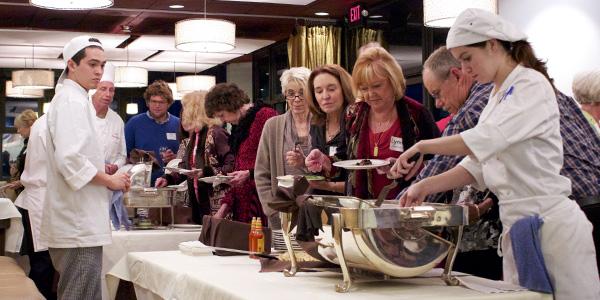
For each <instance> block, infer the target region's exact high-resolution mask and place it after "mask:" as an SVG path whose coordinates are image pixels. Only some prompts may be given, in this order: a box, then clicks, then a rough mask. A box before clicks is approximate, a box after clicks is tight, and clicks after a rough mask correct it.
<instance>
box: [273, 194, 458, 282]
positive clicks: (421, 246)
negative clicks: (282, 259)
mask: <svg viewBox="0 0 600 300" xmlns="http://www.w3.org/2000/svg"><path fill="white" fill-rule="evenodd" d="M307 201H309V202H310V203H311V204H313V205H316V206H321V207H327V208H329V210H330V211H333V214H332V218H333V224H332V226H331V227H324V229H325V228H327V229H326V230H330V232H331V233H330V234H329V232H327V233H326V234H325V235H324V237H323V239H321V241H320V244H319V249H318V250H319V253H320V254H321V256H322V257H324V258H325V259H326V260H328V261H330V262H333V263H336V264H339V265H340V267H341V268H342V273H343V276H344V279H343V282H341V283H340V284H338V285H337V286H336V291H338V292H346V291H348V290H349V289H350V286H351V284H352V278H351V276H350V272H349V268H351V267H352V268H358V269H364V270H369V271H375V272H380V273H383V274H385V275H387V276H393V277H413V276H418V275H421V274H423V273H425V272H427V271H429V270H431V269H432V268H434V267H435V266H436V265H438V264H439V263H440V262H441V261H443V259H444V258H446V257H448V259H447V260H446V266H445V270H444V273H443V274H442V278H443V279H444V281H445V282H446V283H447V284H449V285H456V284H458V281H457V280H456V279H455V278H453V277H452V276H451V269H452V264H453V261H454V257H455V252H456V249H457V247H458V244H459V242H460V238H461V236H462V227H463V226H464V225H466V224H467V222H468V220H467V215H466V213H467V211H466V210H464V209H463V207H462V206H459V205H445V204H430V203H426V204H425V205H422V206H415V207H399V206H398V204H397V202H395V201H384V203H383V204H382V205H381V206H380V207H376V206H375V202H376V200H363V199H359V198H356V197H348V196H322V195H314V196H311V198H309V199H308V200H307ZM281 220H282V228H283V231H284V239H286V245H287V244H288V241H287V239H289V232H290V226H291V224H290V220H291V214H286V213H282V216H281ZM443 228H446V229H447V230H445V231H446V232H445V234H446V235H447V236H442V234H441V233H442V229H443ZM448 232H449V233H448ZM289 250H290V249H289V248H288V252H290V256H291V257H292V268H291V269H290V270H288V271H287V272H284V274H285V275H286V276H293V275H294V274H295V273H296V272H297V264H296V262H295V257H293V253H292V252H291V251H289Z"/></svg>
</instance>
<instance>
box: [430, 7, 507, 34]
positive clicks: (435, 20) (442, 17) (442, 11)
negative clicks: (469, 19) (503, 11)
mask: <svg viewBox="0 0 600 300" xmlns="http://www.w3.org/2000/svg"><path fill="white" fill-rule="evenodd" d="M467 8H480V9H483V10H487V11H490V12H492V13H495V14H497V13H498V3H497V0H423V24H424V25H425V26H427V27H438V28H450V27H451V26H452V24H454V20H455V19H456V17H457V16H458V15H459V14H460V13H461V12H462V11H463V10H465V9H467Z"/></svg>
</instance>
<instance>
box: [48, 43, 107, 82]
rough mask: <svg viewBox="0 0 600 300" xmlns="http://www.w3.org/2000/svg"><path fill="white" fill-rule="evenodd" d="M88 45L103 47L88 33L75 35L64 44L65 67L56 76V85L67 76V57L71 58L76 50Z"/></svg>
mask: <svg viewBox="0 0 600 300" xmlns="http://www.w3.org/2000/svg"><path fill="white" fill-rule="evenodd" d="M89 46H97V47H100V48H102V49H104V48H103V47H102V44H101V43H100V41H99V40H98V39H95V38H93V37H91V36H89V35H80V36H78V37H75V38H73V39H72V40H70V41H69V42H68V43H67V44H66V45H65V47H64V48H63V52H62V55H63V61H64V62H65V69H64V70H63V72H62V73H61V74H60V77H59V78H58V81H57V85H58V84H61V85H62V82H63V81H64V80H65V79H66V78H67V72H66V69H67V62H68V61H69V59H71V58H73V56H75V54H77V52H79V51H81V49H84V48H86V47H89Z"/></svg>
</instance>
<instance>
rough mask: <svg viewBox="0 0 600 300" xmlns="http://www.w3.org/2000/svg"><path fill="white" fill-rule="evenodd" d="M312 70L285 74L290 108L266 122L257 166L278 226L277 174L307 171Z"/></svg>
mask: <svg viewBox="0 0 600 300" xmlns="http://www.w3.org/2000/svg"><path fill="white" fill-rule="evenodd" d="M309 76H310V70H309V69H307V68H304V67H299V68H291V69H289V70H286V71H285V72H283V74H282V75H281V89H282V94H283V95H284V97H285V99H286V102H287V107H288V111H287V112H286V113H285V114H283V115H280V116H277V117H274V118H271V119H270V120H268V121H267V123H266V124H265V127H264V129H263V132H262V135H261V137H260V142H259V144H258V153H257V156H256V164H255V170H254V180H255V182H256V190H257V191H258V196H259V198H260V202H261V204H262V207H263V211H264V212H265V214H266V215H267V216H268V217H269V224H271V226H272V227H273V228H274V229H279V228H280V227H279V226H281V224H280V222H279V219H278V215H277V213H276V211H274V210H273V209H271V208H270V207H269V206H268V205H267V204H268V203H270V202H272V201H273V200H274V199H275V197H276V196H275V192H276V191H277V176H281V175H303V174H305V171H304V157H305V155H306V154H308V152H309V151H310V149H311V138H310V134H309V131H310V119H311V114H310V113H309V110H308V105H307V101H306V96H305V95H306V93H308V88H307V84H308V77H309Z"/></svg>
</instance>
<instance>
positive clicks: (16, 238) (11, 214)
mask: <svg viewBox="0 0 600 300" xmlns="http://www.w3.org/2000/svg"><path fill="white" fill-rule="evenodd" d="M3 219H10V227H9V228H8V229H7V230H6V244H5V245H4V251H6V252H19V250H20V249H21V242H22V240H23V223H22V222H21V213H20V212H19V211H18V210H17V207H16V206H15V205H14V204H13V202H12V201H10V199H8V198H0V220H3Z"/></svg>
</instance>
